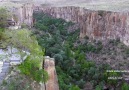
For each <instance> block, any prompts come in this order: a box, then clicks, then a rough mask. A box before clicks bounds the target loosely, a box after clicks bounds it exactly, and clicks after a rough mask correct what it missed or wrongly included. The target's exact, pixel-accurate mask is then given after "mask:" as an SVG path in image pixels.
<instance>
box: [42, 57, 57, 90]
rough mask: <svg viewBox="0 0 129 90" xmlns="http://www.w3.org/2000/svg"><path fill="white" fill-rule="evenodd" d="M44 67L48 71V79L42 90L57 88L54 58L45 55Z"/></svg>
mask: <svg viewBox="0 0 129 90" xmlns="http://www.w3.org/2000/svg"><path fill="white" fill-rule="evenodd" d="M44 69H45V70H46V71H47V72H48V76H49V79H48V81H47V82H46V83H45V87H46V88H45V89H44V90H59V86H58V78H57V74H56V69H55V62H54V58H50V57H49V56H46V57H45V60H44Z"/></svg>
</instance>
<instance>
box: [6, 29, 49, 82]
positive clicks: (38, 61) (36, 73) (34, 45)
mask: <svg viewBox="0 0 129 90" xmlns="http://www.w3.org/2000/svg"><path fill="white" fill-rule="evenodd" d="M4 39H5V41H4V43H5V45H6V46H11V47H15V48H17V49H18V50H19V52H18V53H19V54H20V55H21V60H24V57H25V55H26V52H28V53H29V55H28V57H27V58H26V60H25V61H24V62H23V63H22V64H21V65H19V66H18V67H19V69H20V71H21V73H22V74H25V75H27V76H29V77H30V78H32V79H33V80H35V81H37V82H43V81H47V79H48V74H47V72H46V71H45V70H44V69H42V63H43V55H44V49H42V48H41V47H40V46H39V44H38V42H37V39H36V37H35V36H34V35H32V33H31V31H29V30H27V29H21V30H5V31H4ZM23 50H24V51H25V52H23Z"/></svg>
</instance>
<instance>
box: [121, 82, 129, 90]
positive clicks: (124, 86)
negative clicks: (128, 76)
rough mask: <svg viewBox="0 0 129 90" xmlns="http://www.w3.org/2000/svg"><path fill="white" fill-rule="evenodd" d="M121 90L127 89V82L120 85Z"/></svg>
mask: <svg viewBox="0 0 129 90" xmlns="http://www.w3.org/2000/svg"><path fill="white" fill-rule="evenodd" d="M121 90H129V84H127V83H124V84H123V85H122V87H121Z"/></svg>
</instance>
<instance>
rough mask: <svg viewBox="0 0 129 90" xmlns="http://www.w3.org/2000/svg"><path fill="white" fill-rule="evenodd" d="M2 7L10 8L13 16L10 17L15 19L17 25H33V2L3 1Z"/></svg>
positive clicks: (0, 4)
mask: <svg viewBox="0 0 129 90" xmlns="http://www.w3.org/2000/svg"><path fill="white" fill-rule="evenodd" d="M0 7H2V8H7V9H8V11H9V13H11V16H10V17H9V18H8V19H9V20H12V21H15V22H16V26H21V25H22V24H23V23H24V24H26V25H28V26H30V27H31V26H33V4H32V3H20V2H17V3H13V2H9V1H6V2H5V1H1V2H0Z"/></svg>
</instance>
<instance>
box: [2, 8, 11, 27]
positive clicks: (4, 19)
mask: <svg viewBox="0 0 129 90" xmlns="http://www.w3.org/2000/svg"><path fill="white" fill-rule="evenodd" d="M8 16H9V14H8V12H7V10H6V9H5V8H0V27H1V28H5V26H6V25H7V18H8Z"/></svg>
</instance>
